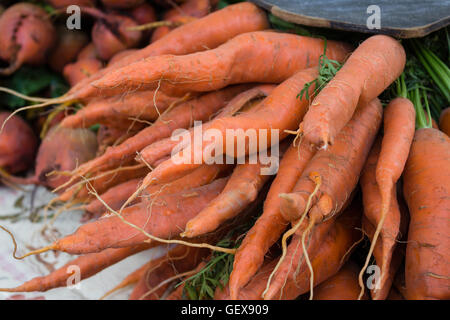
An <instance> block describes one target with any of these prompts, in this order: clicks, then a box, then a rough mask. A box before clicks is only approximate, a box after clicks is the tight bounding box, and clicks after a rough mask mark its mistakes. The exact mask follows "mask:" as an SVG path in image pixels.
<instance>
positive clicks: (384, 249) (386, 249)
mask: <svg viewBox="0 0 450 320" xmlns="http://www.w3.org/2000/svg"><path fill="white" fill-rule="evenodd" d="M380 150H381V139H377V141H376V142H375V143H374V145H373V148H372V150H371V151H370V154H369V157H368V159H367V162H366V164H365V166H364V170H363V173H362V175H361V179H360V185H361V188H362V195H363V203H364V219H363V230H364V232H366V233H367V234H368V235H369V238H370V239H371V241H373V240H372V239H373V236H374V234H375V229H376V227H377V225H378V223H379V221H380V218H381V217H380V215H381V207H382V205H381V195H380V189H379V185H378V183H377V181H376V169H377V163H378V162H379V156H380ZM391 192H392V195H391V200H390V205H389V210H388V211H387V212H386V217H385V221H384V224H383V228H382V229H381V233H380V235H381V239H380V241H379V242H378V243H377V244H376V245H375V246H374V249H373V254H374V256H375V261H376V263H377V265H378V267H379V268H380V275H379V276H380V278H379V281H378V283H377V285H376V286H375V288H376V289H375V290H374V294H375V295H376V297H377V299H380V300H384V299H385V298H386V295H387V294H388V293H389V289H390V286H391V282H390V281H391V280H392V279H390V277H389V270H390V266H391V261H392V256H393V252H394V250H395V247H396V244H397V243H396V241H397V239H398V236H399V232H400V219H401V215H400V210H399V205H398V202H397V192H396V189H395V188H392V189H391ZM363 286H364V284H363Z"/></svg>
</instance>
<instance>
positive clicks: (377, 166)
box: [359, 97, 416, 299]
mask: <svg viewBox="0 0 450 320" xmlns="http://www.w3.org/2000/svg"><path fill="white" fill-rule="evenodd" d="M415 117H416V114H415V111H414V105H413V104H412V102H411V101H410V100H408V99H406V98H403V97H399V98H395V99H394V100H392V101H391V102H390V103H389V104H388V106H387V107H386V108H385V111H384V130H383V131H384V136H383V139H382V140H381V146H380V144H379V143H378V145H375V146H374V149H373V150H372V152H371V155H370V158H369V160H368V161H367V164H366V169H365V174H364V175H366V176H365V177H362V179H361V185H362V186H363V192H364V190H365V193H366V194H365V195H364V199H365V206H364V207H365V211H364V212H365V216H366V217H367V219H368V220H369V221H370V223H371V224H372V225H373V226H376V229H375V232H374V234H373V235H371V236H372V239H371V246H370V248H369V252H368V254H367V258H366V262H365V265H364V266H363V268H362V270H361V273H360V275H359V281H360V286H361V295H362V292H363V287H364V284H363V280H362V279H363V274H364V272H365V270H366V268H367V266H368V264H369V260H370V257H371V255H372V252H373V251H374V249H375V246H376V242H377V239H378V236H379V235H381V237H382V244H381V248H378V252H377V256H376V259H377V262H378V263H379V264H380V269H381V282H380V283H379V284H380V288H381V290H382V292H383V294H382V295H378V297H380V298H382V299H383V298H385V297H386V295H387V294H388V291H389V286H390V283H389V282H388V281H389V265H390V261H391V257H392V253H393V251H394V249H395V245H396V240H397V236H398V234H399V232H400V229H399V228H400V220H401V214H400V210H399V206H398V203H397V194H396V183H397V181H398V179H399V178H400V176H401V174H402V172H403V169H404V167H405V163H406V159H407V158H408V154H409V149H410V146H411V143H412V139H413V136H414V130H415ZM374 188H375V189H378V192H377V190H373V189H374ZM380 250H381V252H380ZM386 287H387V288H386Z"/></svg>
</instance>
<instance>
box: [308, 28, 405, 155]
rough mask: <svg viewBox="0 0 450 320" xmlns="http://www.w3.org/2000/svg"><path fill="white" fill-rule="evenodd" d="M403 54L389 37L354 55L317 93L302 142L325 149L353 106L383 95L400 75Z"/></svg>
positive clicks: (364, 44) (367, 44) (361, 47)
mask: <svg viewBox="0 0 450 320" xmlns="http://www.w3.org/2000/svg"><path fill="white" fill-rule="evenodd" d="M405 61H406V54H405V51H404V49H403V47H402V46H401V44H400V43H399V42H398V41H397V40H395V39H393V38H391V37H388V36H385V35H375V36H371V37H370V38H368V39H367V40H365V41H364V42H362V43H361V44H360V45H359V47H358V48H356V49H355V51H353V53H352V54H351V55H350V57H349V58H348V59H347V61H346V62H345V64H344V65H343V66H342V68H341V69H340V70H339V71H338V72H337V74H336V76H335V77H334V78H333V79H332V80H331V81H330V82H329V83H328V84H327V85H326V86H325V87H324V88H323V89H322V90H321V91H320V92H319V94H318V95H317V97H316V98H315V99H314V101H313V102H312V104H311V108H310V109H309V110H308V112H307V114H306V115H305V119H304V120H303V123H302V129H301V133H302V134H303V136H304V138H305V139H307V140H308V141H310V142H311V143H314V144H316V145H318V146H323V147H324V148H327V146H328V144H333V143H334V140H335V138H336V136H337V135H338V134H339V132H340V131H341V129H342V128H343V127H344V126H345V125H346V124H347V122H348V121H350V119H351V118H352V116H353V113H354V112H355V109H356V106H357V105H358V103H359V104H366V103H369V102H370V101H372V100H373V99H375V98H376V97H377V96H378V95H379V94H380V93H381V92H383V91H384V90H385V89H386V88H387V87H388V86H389V85H390V84H391V83H392V82H393V81H394V80H395V79H396V78H397V77H398V76H399V75H400V74H401V73H402V71H403V68H404V66H405Z"/></svg>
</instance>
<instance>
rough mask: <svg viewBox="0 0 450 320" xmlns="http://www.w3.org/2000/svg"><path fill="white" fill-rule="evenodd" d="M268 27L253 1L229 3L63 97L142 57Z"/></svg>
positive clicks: (81, 93) (81, 92)
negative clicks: (229, 4)
mask: <svg viewBox="0 0 450 320" xmlns="http://www.w3.org/2000/svg"><path fill="white" fill-rule="evenodd" d="M268 27H269V24H268V21H267V17H266V14H265V13H264V11H262V10H261V9H259V8H258V7H257V6H255V5H254V4H252V3H248V2H246V3H238V4H235V5H232V6H228V7H226V8H224V9H222V10H218V11H216V12H213V13H211V14H209V15H207V16H205V17H204V18H202V19H198V20H197V21H193V22H192V23H189V24H186V25H183V26H181V27H179V28H177V29H176V30H173V32H171V33H170V35H169V34H168V35H167V36H166V37H163V38H161V39H160V40H158V41H155V42H153V43H151V44H150V45H148V46H147V47H145V48H143V49H141V50H139V51H137V52H135V53H133V54H130V55H128V56H125V57H123V58H122V59H120V60H119V61H117V62H116V63H115V64H114V65H113V66H112V67H111V68H106V69H103V70H102V71H100V72H98V73H96V74H95V75H94V76H92V77H90V78H89V79H87V80H86V81H83V82H82V83H80V84H79V85H77V86H75V87H73V88H72V89H71V90H70V91H69V92H68V93H67V94H66V95H65V96H64V97H63V98H65V99H79V98H82V97H85V96H87V95H92V92H89V91H91V90H92V86H91V84H92V82H93V81H95V80H97V79H100V78H101V77H102V76H104V75H106V74H109V73H110V72H111V71H112V70H116V69H117V68H119V67H123V66H127V65H130V64H133V63H134V62H137V61H140V60H142V59H146V58H148V57H152V56H160V55H164V54H175V55H183V54H189V53H193V52H197V51H202V50H205V49H207V48H216V47H217V46H219V45H221V44H222V43H225V42H226V41H228V40H229V39H231V38H233V37H235V36H237V35H239V34H241V33H245V32H251V31H257V30H264V29H267V28H268ZM94 91H95V90H94ZM87 92H89V94H87ZM97 93H102V91H101V90H97Z"/></svg>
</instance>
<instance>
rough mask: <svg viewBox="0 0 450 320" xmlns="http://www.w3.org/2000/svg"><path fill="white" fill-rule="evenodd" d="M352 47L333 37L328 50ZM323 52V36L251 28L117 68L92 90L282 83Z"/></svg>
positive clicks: (340, 53)
mask: <svg viewBox="0 0 450 320" xmlns="http://www.w3.org/2000/svg"><path fill="white" fill-rule="evenodd" d="M349 50H350V48H349V46H348V45H346V44H344V43H341V42H333V41H328V44H327V51H326V54H327V55H328V56H329V57H331V59H334V60H338V61H342V60H343V59H344V58H345V56H346V55H347V54H348V53H349ZM323 52H324V40H321V39H318V38H310V37H303V36H297V35H293V34H287V33H277V32H273V31H257V32H249V33H246V34H241V35H238V36H236V37H235V38H233V39H231V40H229V41H228V42H226V43H225V44H223V45H221V46H219V47H218V48H216V49H212V50H207V51H204V52H196V53H192V54H189V55H184V56H174V55H161V56H155V57H149V58H147V59H145V60H142V61H139V62H137V63H134V64H131V65H128V66H126V67H123V68H120V69H115V70H114V71H112V72H110V73H108V74H106V75H104V76H103V77H102V78H101V79H99V80H96V81H95V82H93V83H92V88H95V89H92V91H96V90H102V92H103V91H104V92H108V94H111V93H117V92H123V91H124V90H155V89H156V88H158V87H159V88H160V90H162V91H163V92H165V93H166V94H170V95H183V94H185V93H187V92H205V91H211V90H217V89H220V88H224V87H226V86H228V85H231V84H238V83H249V82H264V83H280V82H282V81H284V80H286V79H288V78H289V77H291V76H292V75H294V74H295V73H296V72H298V71H299V70H302V69H306V68H309V67H312V66H314V65H317V61H318V59H319V56H320V55H321V54H323ZM275 65H276V66H277V67H276V68H274V67H273V66H275ZM142 70H145V73H144V72H142Z"/></svg>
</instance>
